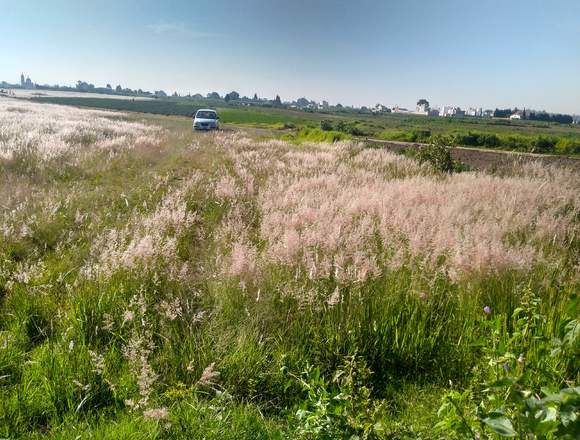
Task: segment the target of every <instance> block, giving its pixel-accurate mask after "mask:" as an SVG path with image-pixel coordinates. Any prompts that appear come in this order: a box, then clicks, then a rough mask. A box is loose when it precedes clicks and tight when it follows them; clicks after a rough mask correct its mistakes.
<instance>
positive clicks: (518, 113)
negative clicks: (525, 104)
mask: <svg viewBox="0 0 580 440" xmlns="http://www.w3.org/2000/svg"><path fill="white" fill-rule="evenodd" d="M510 119H525V117H524V113H522V112H521V111H519V110H518V111H516V112H514V113H512V114H511V115H510Z"/></svg>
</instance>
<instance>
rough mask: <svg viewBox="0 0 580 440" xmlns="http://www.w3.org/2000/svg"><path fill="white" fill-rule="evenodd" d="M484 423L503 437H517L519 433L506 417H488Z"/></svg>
mask: <svg viewBox="0 0 580 440" xmlns="http://www.w3.org/2000/svg"><path fill="white" fill-rule="evenodd" d="M483 423H485V424H486V425H487V426H489V428H490V429H491V430H492V431H493V432H495V433H496V434H499V435H501V436H503V437H515V436H516V434H517V432H516V431H515V430H514V427H513V425H512V422H511V420H510V419H508V418H507V417H505V416H501V417H493V418H492V417H487V418H485V419H483Z"/></svg>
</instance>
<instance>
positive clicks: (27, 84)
mask: <svg viewBox="0 0 580 440" xmlns="http://www.w3.org/2000/svg"><path fill="white" fill-rule="evenodd" d="M20 87H22V88H23V89H35V88H36V84H34V83H33V82H32V80H31V79H30V77H26V79H24V73H21V74H20Z"/></svg>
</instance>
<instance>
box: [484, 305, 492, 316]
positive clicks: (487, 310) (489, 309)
mask: <svg viewBox="0 0 580 440" xmlns="http://www.w3.org/2000/svg"><path fill="white" fill-rule="evenodd" d="M483 312H484V313H485V314H486V315H489V314H490V313H491V307H490V306H485V307H484V308H483Z"/></svg>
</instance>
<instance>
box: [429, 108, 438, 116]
mask: <svg viewBox="0 0 580 440" xmlns="http://www.w3.org/2000/svg"><path fill="white" fill-rule="evenodd" d="M427 116H439V110H438V109H436V108H432V109H429V112H428V113H427Z"/></svg>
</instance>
